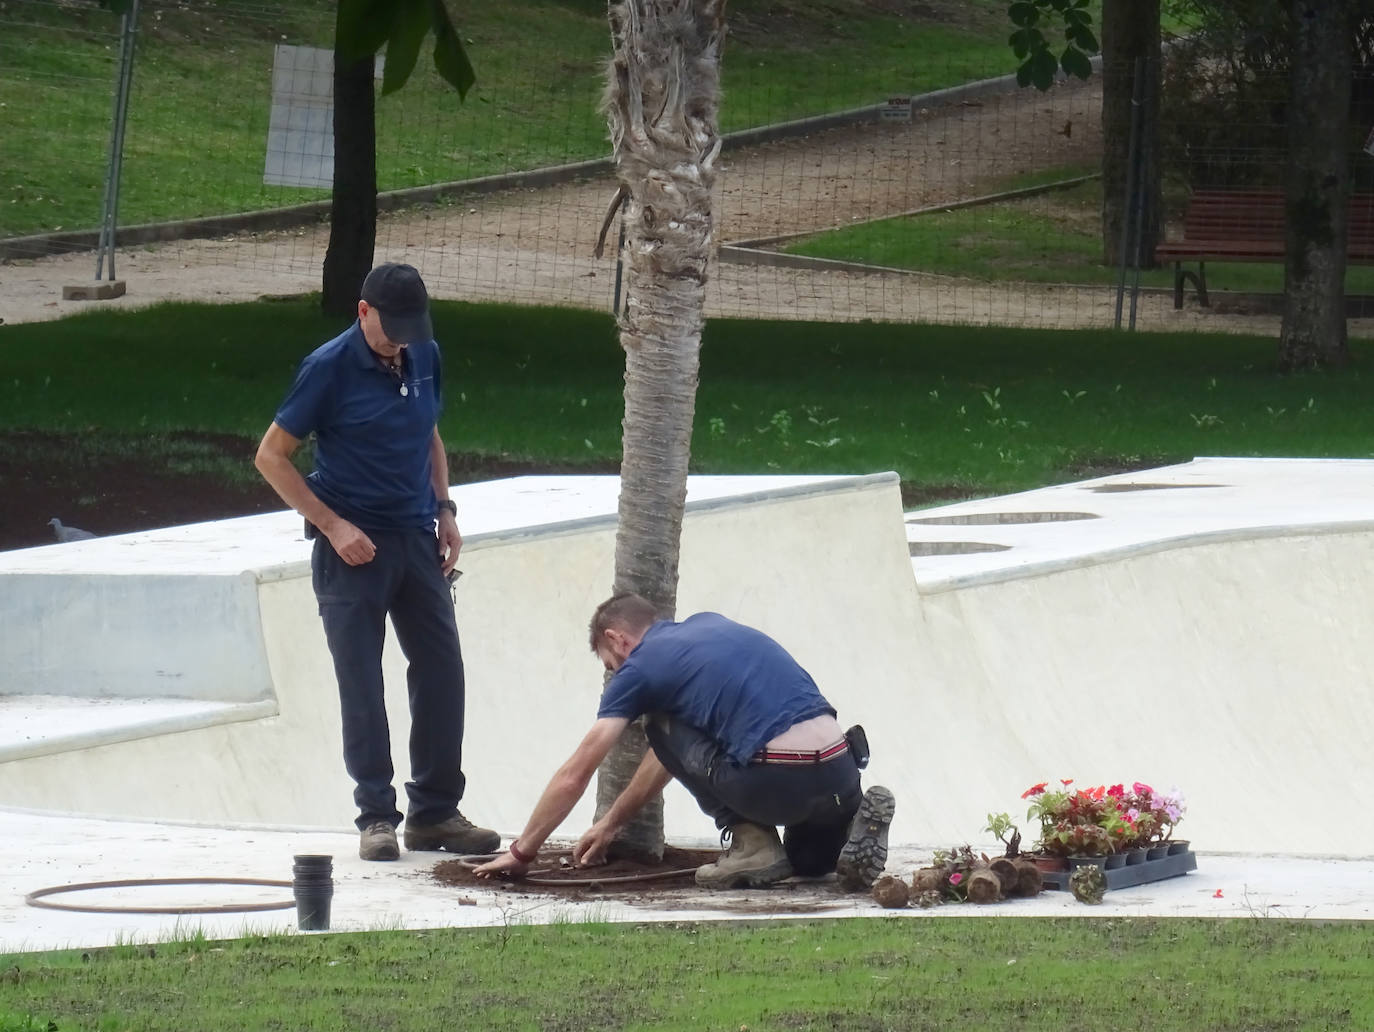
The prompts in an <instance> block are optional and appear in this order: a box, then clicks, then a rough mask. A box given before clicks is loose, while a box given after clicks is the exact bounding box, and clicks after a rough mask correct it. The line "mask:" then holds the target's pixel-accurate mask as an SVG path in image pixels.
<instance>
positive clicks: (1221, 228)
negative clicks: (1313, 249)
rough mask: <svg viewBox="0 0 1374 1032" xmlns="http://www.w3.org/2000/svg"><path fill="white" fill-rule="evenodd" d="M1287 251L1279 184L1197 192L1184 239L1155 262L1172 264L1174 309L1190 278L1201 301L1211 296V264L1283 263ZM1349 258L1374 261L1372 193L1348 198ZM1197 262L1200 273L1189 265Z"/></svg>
mask: <svg viewBox="0 0 1374 1032" xmlns="http://www.w3.org/2000/svg"><path fill="white" fill-rule="evenodd" d="M1285 249H1286V244H1285V236H1284V205H1283V191H1282V190H1280V189H1278V188H1276V187H1249V188H1244V189H1225V190H1194V191H1193V196H1192V197H1191V198H1190V199H1189V201H1188V211H1187V212H1186V213H1185V215H1184V217H1183V238H1182V239H1181V240H1167V241H1164V242H1163V243H1161V244H1159V245H1158V246H1157V247H1156V248H1155V260H1156V261H1158V262H1161V263H1163V262H1173V263H1174V307H1175V308H1182V307H1183V284H1184V282H1185V281H1187V280H1191V281H1192V283H1193V286H1194V287H1195V288H1196V290H1197V297H1198V301H1199V302H1200V303H1201V304H1203V305H1208V304H1210V302H1209V300H1208V298H1207V262H1208V261H1218V262H1281V261H1283V259H1284V252H1285ZM1347 260H1348V261H1350V262H1352V263H1354V264H1359V265H1368V264H1371V263H1374V193H1357V194H1355V195H1353V196H1352V197H1351V198H1350V241H1349V243H1348V245H1347ZM1186 261H1195V262H1197V271H1196V272H1194V271H1193V270H1191V269H1185V268H1184V267H1183V263H1184V262H1186Z"/></svg>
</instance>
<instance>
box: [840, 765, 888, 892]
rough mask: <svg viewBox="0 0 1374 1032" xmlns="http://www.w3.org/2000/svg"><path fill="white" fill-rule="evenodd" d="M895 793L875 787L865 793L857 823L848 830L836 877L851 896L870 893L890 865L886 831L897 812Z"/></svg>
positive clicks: (878, 786)
mask: <svg viewBox="0 0 1374 1032" xmlns="http://www.w3.org/2000/svg"><path fill="white" fill-rule="evenodd" d="M896 809H897V800H896V799H894V798H893V796H892V792H891V791H890V790H888V789H886V788H883V787H882V786H881V785H874V786H873V787H872V788H870V789H869V790H868V791H867V792H865V793H864V798H863V802H861V803H860V804H859V812H858V813H856V814H855V815H854V823H853V824H851V825H850V826H849V841H848V842H846V843H845V844H844V848H843V849H841V850H840V859H839V861H838V862H837V863H836V864H835V874H836V875H838V877H839V882H840V887H841V888H843V889H845V890H846V891H848V892H867V891H868V890H869V889H871V888H872V887H873V883H874V882H875V881H877V880H878V875H880V874H882V873H883V867H885V866H886V865H887V829H888V825H890V824H891V823H892V815H893V813H894V812H896Z"/></svg>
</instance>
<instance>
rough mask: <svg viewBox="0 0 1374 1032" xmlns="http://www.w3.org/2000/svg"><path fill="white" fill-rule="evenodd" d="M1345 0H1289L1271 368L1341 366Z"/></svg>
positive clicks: (1346, 163) (1348, 59)
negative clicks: (1281, 220) (1279, 313)
mask: <svg viewBox="0 0 1374 1032" xmlns="http://www.w3.org/2000/svg"><path fill="white" fill-rule="evenodd" d="M1352 6H1353V5H1352V4H1351V3H1350V0H1293V63H1292V68H1291V70H1290V71H1289V75H1290V76H1291V77H1292V85H1291V93H1290V102H1289V109H1288V140H1289V143H1288V177H1287V178H1288V182H1287V185H1286V188H1285V190H1284V197H1285V205H1284V207H1285V216H1286V222H1287V248H1286V259H1285V261H1284V285H1283V325H1282V328H1281V329H1280V331H1279V365H1280V366H1281V367H1282V368H1284V369H1303V368H1310V367H1314V366H1327V365H1344V364H1345V363H1346V362H1347V361H1349V358H1350V352H1349V347H1348V344H1347V340H1346V327H1345V266H1346V238H1347V233H1348V229H1349V226H1348V219H1349V209H1350V159H1349V157H1348V155H1347V153H1346V142H1347V141H1346V135H1347V132H1348V119H1349V111H1350V88H1351V87H1350V80H1351V63H1352V50H1353V42H1352V38H1351V37H1352V35H1353V29H1354V20H1353V17H1352V13H1351V8H1352Z"/></svg>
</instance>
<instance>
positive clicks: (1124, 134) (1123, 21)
mask: <svg viewBox="0 0 1374 1032" xmlns="http://www.w3.org/2000/svg"><path fill="white" fill-rule="evenodd" d="M1159 3H1160V0H1103V2H1102V261H1103V264H1105V265H1116V264H1117V263H1118V262H1119V261H1120V260H1121V239H1122V234H1123V233H1124V232H1125V230H1126V228H1127V219H1128V218H1130V217H1131V213H1130V212H1129V211H1127V205H1126V188H1127V179H1128V177H1129V174H1130V172H1129V170H1130V147H1131V101H1132V94H1133V90H1134V86H1135V64H1136V58H1138V57H1143V58H1145V76H1146V78H1145V91H1144V94H1143V104H1142V110H1141V134H1140V143H1141V152H1140V157H1139V162H1140V164H1139V169H1140V180H1139V182H1140V184H1141V189H1142V190H1143V194H1142V200H1143V205H1144V207H1143V208H1142V209H1141V221H1140V264H1141V267H1142V268H1152V267H1153V266H1154V264H1155V245H1156V244H1157V243H1158V242H1159V231H1160V208H1161V206H1162V199H1161V193H1160V163H1159V75H1160V70H1159V65H1160V32H1159ZM1130 259H1131V255H1129V254H1128V255H1127V260H1128V261H1130Z"/></svg>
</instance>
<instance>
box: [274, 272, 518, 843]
mask: <svg viewBox="0 0 1374 1032" xmlns="http://www.w3.org/2000/svg"><path fill="white" fill-rule="evenodd" d="M441 372H442V370H441V364H440V358H439V347H438V345H437V344H436V343H435V342H434V329H433V326H432V325H431V323H430V317H429V294H428V292H427V291H426V290H425V284H424V281H423V280H421V279H420V274H419V273H418V272H417V271H416V270H415V269H414V268H413V267H412V266H409V265H400V264H395V263H388V264H385V265H379V266H377V267H376V268H375V269H373V270H372V271H371V272H370V273H368V276H367V279H366V280H365V281H364V282H363V290H362V299H361V300H360V301H359V302H358V321H357V322H356V323H354V324H353V325H352V326H351V327H349V328H348V329H347V330H345V331H344V332H343V333H341V334H340V335H339V336H337V337H335V338H334V339H333V340H331V341H329V342H328V343H327V344H324V345H322V346H321V347H319V348H317V349H316V350H315V351H313V352H311V353H310V354H309V355H308V356H306V358H305V361H303V362H302V363H301V367H300V371H299V372H298V373H297V374H296V382H295V383H294V384H293V385H292V387H291V390H290V392H289V393H288V394H287V395H286V400H285V401H283V402H282V404H281V408H279V409H278V410H277V414H276V418H275V419H274V420H273V421H272V425H271V426H270V427H268V428H267V433H266V434H265V435H264V436H263V439H262V443H261V444H260V445H258V454H257V458H256V460H255V464H256V466H257V468H258V471H259V472H260V473H262V475H263V477H264V478H265V479H266V480H267V482H268V483H269V484H271V485H272V488H273V489H274V490H275V491H276V492H277V494H279V495H281V497H282V500H283V501H284V502H286V504H287V505H289V506H291V507H292V508H293V509H295V510H296V511H297V512H299V513H300V514H301V515H302V516H304V517H305V521H306V536H307V537H310V538H313V539H314V541H315V545H314V551H313V552H312V554H311V558H310V569H311V577H312V580H313V583H314V588H315V597H316V599H317V600H318V601H319V606H320V617H321V618H322V620H323V621H324V633H325V638H326V640H327V641H328V643H329V652H330V654H331V655H332V656H333V658H334V673H335V676H336V677H337V679H338V682H339V702H340V708H341V710H342V714H343V746H344V766H345V767H346V768H347V770H348V773H349V775H350V776H351V777H352V778H353V780H354V782H355V783H356V785H357V787H356V788H355V790H354V792H353V799H354V802H355V803H357V806H358V818H357V822H356V823H357V825H358V830H359V832H360V836H361V837H360V841H359V846H358V855H359V856H361V857H362V858H363V859H364V860H395V859H396V858H397V857H398V856H399V855H400V849H399V847H398V846H397V844H396V826H397V825H398V824H400V823H401V814H400V812H399V811H398V810H397V809H396V790H395V788H394V787H393V786H392V783H391V782H392V774H393V770H392V765H391V736H390V731H389V729H388V727H387V718H386V703H385V697H384V688H383V683H382V645H383V643H384V642H385V640H386V618H387V616H388V615H389V616H390V617H391V623H392V626H394V627H395V628H396V640H397V641H398V642H399V643H400V646H401V651H402V652H403V653H404V654H405V657H406V661H407V663H408V666H407V669H406V683H407V685H408V687H409V691H410V775H411V780H410V781H408V782H406V794H407V796H408V797H409V806H408V810H407V814H406V818H405V825H406V827H405V844H406V848H407V849H410V850H425V849H447V850H450V851H452V852H459V853H485V852H490V851H491V850H493V849H496V848H497V847H498V846H499V845H500V842H501V839H500V836H498V835H497V834H496V832H494V831H488V830H487V829H485V828H478V827H474V826H473V824H472V823H471V822H470V821H469V820H468V819H467V818H466V817H464V816H463V815H462V814H461V813H459V812H458V801H459V800H460V799H461V798H462V797H463V787H464V778H463V772H462V749H463V692H464V686H463V656H462V652H461V651H460V648H459V644H458V627H457V624H456V623H455V621H454V616H453V599H452V596H451V594H450V590H449V585H448V583H447V581H446V577H447V576H448V575H449V574H450V573H452V571H453V569H454V565H455V564H456V563H457V562H458V552H459V550H460V549H461V548H462V547H463V537H462V535H461V534H459V533H458V522H457V513H458V509H457V506H456V505H455V504H454V503H453V502H452V501H450V500H449V496H448V459H447V456H446V455H445V453H444V442H443V441H442V440H441V439H440V437H439V429H438V426H437V421H438V417H439V411H440V408H441V404H442V400H443V399H442V393H441V383H442V376H441ZM311 433H313V434H315V471H314V472H313V473H311V474H310V476H309V477H308V478H307V477H302V476H301V474H300V473H299V472H298V471H297V470H296V467H295V466H294V465H293V464H292V462H291V456H292V454H293V453H294V452H295V451H296V449H297V447H299V446H300V443H301V441H302V440H304V439H305V437H307V436H308V435H309V434H311ZM436 519H437V535H436Z"/></svg>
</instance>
